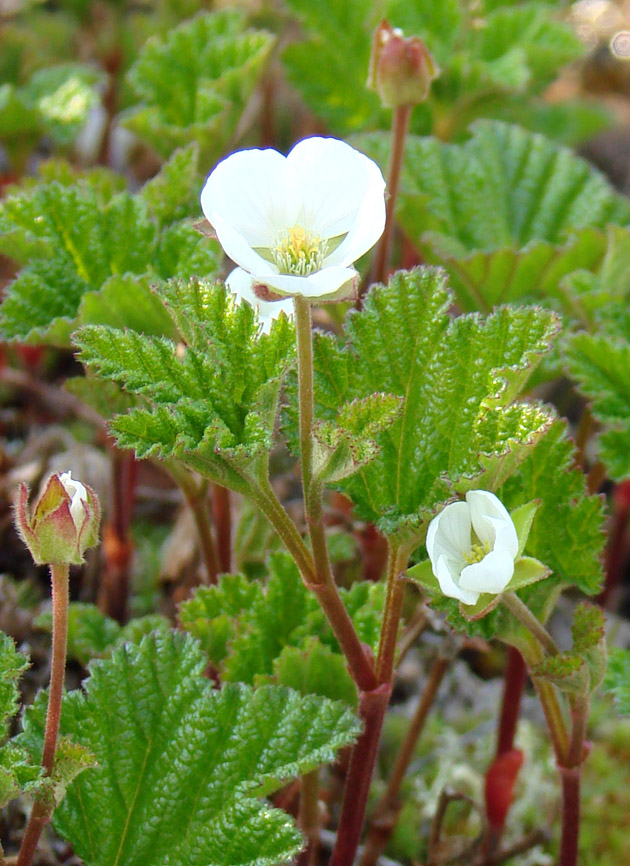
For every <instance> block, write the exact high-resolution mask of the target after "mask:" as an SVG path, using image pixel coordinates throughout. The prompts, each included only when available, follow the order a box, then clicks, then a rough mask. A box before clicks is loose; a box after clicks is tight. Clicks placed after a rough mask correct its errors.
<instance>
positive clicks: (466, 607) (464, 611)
mask: <svg viewBox="0 0 630 866" xmlns="http://www.w3.org/2000/svg"><path fill="white" fill-rule="evenodd" d="M500 601H501V594H500V593H497V594H495V593H492V592H482V593H481V595H480V596H479V598H478V599H477V601H476V602H475V604H464V602H463V601H460V603H459V612H460V613H461V615H462V616H463V617H465V619H467V620H468V621H469V622H474V620H477V619H483V617H484V616H486V614H488V613H490V611H492V610H494V609H495V607H496V606H497V605H498V603H499V602H500Z"/></svg>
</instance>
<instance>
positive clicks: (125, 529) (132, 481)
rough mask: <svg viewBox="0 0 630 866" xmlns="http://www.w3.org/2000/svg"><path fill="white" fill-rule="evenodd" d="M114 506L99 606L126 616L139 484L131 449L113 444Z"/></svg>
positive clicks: (105, 537) (105, 530)
mask: <svg viewBox="0 0 630 866" xmlns="http://www.w3.org/2000/svg"><path fill="white" fill-rule="evenodd" d="M110 456H111V464H112V507H111V516H110V519H109V521H108V522H107V523H106V524H105V526H104V527H103V553H104V557H105V566H104V569H103V579H102V581H101V585H100V588H99V593H98V606H99V608H100V610H101V611H102V612H103V613H105V614H107V615H108V616H111V617H113V618H114V619H116V620H118V622H125V620H126V618H127V597H128V595H129V568H130V564H131V557H132V554H133V542H132V539H131V533H130V526H131V516H132V511H133V502H134V497H135V487H136V472H137V463H136V459H135V456H134V454H133V452H132V451H120V450H119V449H118V448H116V447H112V449H111V451H110Z"/></svg>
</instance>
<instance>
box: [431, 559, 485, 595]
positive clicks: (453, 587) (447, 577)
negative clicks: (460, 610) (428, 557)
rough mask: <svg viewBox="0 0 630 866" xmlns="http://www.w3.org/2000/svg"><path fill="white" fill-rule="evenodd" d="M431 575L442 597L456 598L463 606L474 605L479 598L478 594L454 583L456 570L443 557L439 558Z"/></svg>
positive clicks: (456, 575)
mask: <svg viewBox="0 0 630 866" xmlns="http://www.w3.org/2000/svg"><path fill="white" fill-rule="evenodd" d="M433 574H434V575H435V576H436V577H437V579H438V583H439V584H440V589H441V590H442V592H443V593H444V595H448V596H449V598H457V599H459V600H460V601H463V602H464V604H475V602H476V601H477V599H478V598H479V595H480V594H479V593H478V592H475V591H474V590H470V589H463V588H462V587H461V586H458V585H457V583H456V582H455V580H456V578H457V577H458V574H457V570H456V569H455V568H454V567H453V565H452V563H449V561H448V560H447V558H446V557H445V556H440V558H439V559H438V561H437V565H436V567H435V568H434V569H433Z"/></svg>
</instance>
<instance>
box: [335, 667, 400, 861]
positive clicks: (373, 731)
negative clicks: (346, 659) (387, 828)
mask: <svg viewBox="0 0 630 866" xmlns="http://www.w3.org/2000/svg"><path fill="white" fill-rule="evenodd" d="M391 691H392V690H391V686H390V685H389V684H383V685H380V686H378V687H377V688H376V689H374V690H373V691H371V692H363V693H362V694H361V697H360V700H359V715H360V716H361V719H362V720H363V733H362V734H361V736H360V737H359V739H358V740H357V743H356V745H355V747H354V749H353V750H352V756H351V758H350V766H349V768H348V776H347V779H346V788H345V794H344V799H343V807H342V810H341V817H340V819H339V827H338V829H337V840H336V842H335V848H334V851H333V854H332V858H331V861H330V866H351V864H352V863H354V858H355V855H356V851H357V848H358V846H359V839H360V838H361V830H362V828H363V821H364V819H365V809H366V806H367V800H368V794H369V792H370V783H371V781H372V770H373V768H374V764H375V763H376V755H377V752H378V744H379V741H380V738H381V729H382V727H383V719H384V718H385V712H386V710H387V707H388V704H389V698H390V695H391Z"/></svg>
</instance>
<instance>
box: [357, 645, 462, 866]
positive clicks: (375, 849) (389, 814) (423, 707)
mask: <svg viewBox="0 0 630 866" xmlns="http://www.w3.org/2000/svg"><path fill="white" fill-rule="evenodd" d="M449 665H450V659H449V658H448V657H446V656H442V655H438V656H437V658H436V659H435V660H434V661H433V664H432V666H431V671H430V673H429V678H428V680H427V682H426V685H425V687H424V691H423V692H422V697H421V698H420V702H419V703H418V706H417V708H416V711H415V713H414V715H413V718H412V720H411V724H410V725H409V728H408V730H407V733H406V735H405V739H404V741H403V744H402V747H401V749H400V752H399V753H398V757H397V758H396V763H395V764H394V769H393V770H392V774H391V776H390V777H389V781H388V783H387V788H386V790H385V793H384V794H383V796H382V797H381V799H380V800H379V802H378V804H377V805H376V808H375V809H374V813H373V815H372V819H371V821H370V828H369V831H368V834H367V839H366V842H365V847H364V852H363V858H362V859H361V866H376V864H377V862H378V858H379V857H380V855H381V854H382V853H383V851H384V850H385V847H386V846H387V843H388V842H389V840H390V837H391V835H392V833H393V831H394V827H395V826H396V818H397V817H398V812H399V808H400V789H401V786H402V783H403V780H404V778H405V775H406V773H407V770H408V769H409V765H410V764H411V761H412V759H413V755H414V752H415V750H416V746H417V743H418V740H419V738H420V735H421V734H422V731H423V730H424V725H425V722H426V720H427V716H428V715H429V711H430V709H431V707H432V706H433V703H434V701H435V698H436V696H437V693H438V689H439V688H440V685H441V683H442V680H443V679H444V675H445V674H446V671H447V670H448V668H449Z"/></svg>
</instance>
